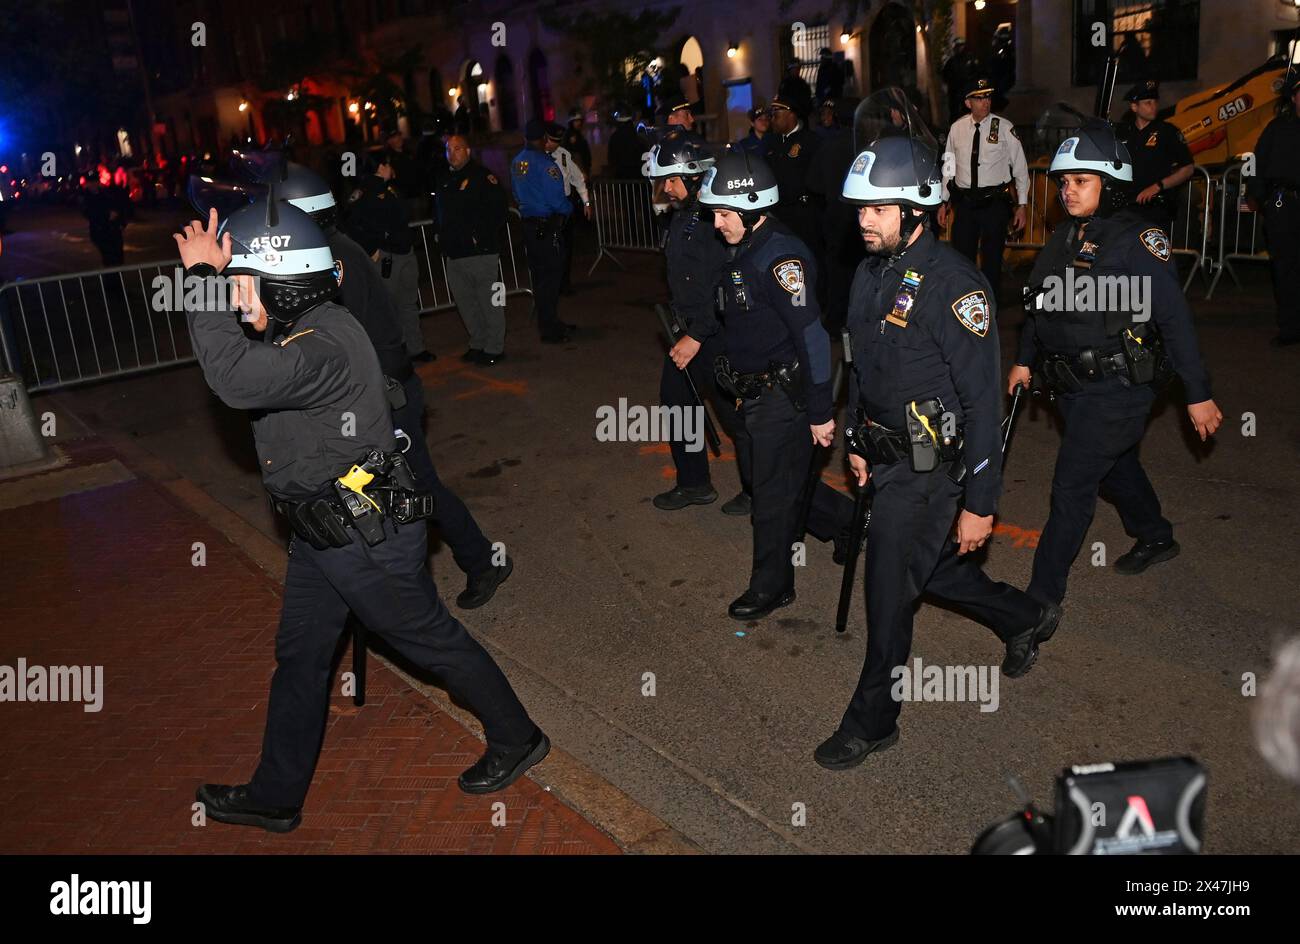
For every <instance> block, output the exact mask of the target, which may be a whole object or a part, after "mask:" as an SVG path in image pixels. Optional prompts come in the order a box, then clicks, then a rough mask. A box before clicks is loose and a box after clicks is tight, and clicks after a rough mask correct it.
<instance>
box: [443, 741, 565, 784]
mask: <svg viewBox="0 0 1300 944" xmlns="http://www.w3.org/2000/svg"><path fill="white" fill-rule="evenodd" d="M550 752H551V741H550V739H549V738H548V737H547V736H546V735H545V734H543V733H542V729H541V728H538V729H537V730H536V731H534V732H533V736H532V737H531V738H529V740H528V743H527V744H525V745H524V746H523V747H517V748H514V749H512V750H500V749H495V748H491V747H489V748H488V749H487V751H486V752H485V753H484V754H483V756H482V757H480V758H479V759H478V761H477V762H475V764H474V766H472V767H470V768H469V769H467V770H466V771H465V772H464V773H462V774H461V775H460V779H459V781H457V782H458V783H459V784H460V788H461V789H462V790H464V791H465V792H466V793H495V792H496V791H498V790H504V789H505V788H506V787H508V786H510V785H511V784H512V783H514V782H515V781H516V780H518V779H519V778H520V777H522V776H523V774H524V771H526V770H527V769H528V768H529V767H532V766H533V765H534V764H538V763H541V761H542V758H544V757H545V756H546V755H547V754H549V753H550Z"/></svg>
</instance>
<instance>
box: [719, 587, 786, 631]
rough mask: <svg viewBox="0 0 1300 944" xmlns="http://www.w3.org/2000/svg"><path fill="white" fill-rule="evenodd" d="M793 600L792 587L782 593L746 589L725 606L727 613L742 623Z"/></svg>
mask: <svg viewBox="0 0 1300 944" xmlns="http://www.w3.org/2000/svg"><path fill="white" fill-rule="evenodd" d="M793 602H794V588H793V587H791V588H790V589H789V590H787V591H785V592H784V593H757V592H755V591H753V590H746V591H745V592H744V593H742V594H741V595H740V596H738V597H737V598H736V599H735V600H734V601H732V604H731V606H729V607H727V615H728V616H730V617H731V618H732V619H734V620H740V621H741V622H742V623H744V622H748V621H749V620H756V619H762V618H763V617H764V616H767V615H768V614H769V613H771V612H772V611H773V610H779V609H780V608H781V607H783V606H789V605H790V604H791V603H793Z"/></svg>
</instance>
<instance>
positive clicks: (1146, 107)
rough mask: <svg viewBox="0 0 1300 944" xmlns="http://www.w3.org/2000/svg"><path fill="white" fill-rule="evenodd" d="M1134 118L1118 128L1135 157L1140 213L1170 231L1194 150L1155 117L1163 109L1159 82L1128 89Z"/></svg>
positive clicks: (1135, 197)
mask: <svg viewBox="0 0 1300 944" xmlns="http://www.w3.org/2000/svg"><path fill="white" fill-rule="evenodd" d="M1124 100H1125V101H1126V102H1129V103H1130V104H1129V108H1130V109H1131V110H1132V112H1133V121H1132V122H1126V123H1123V124H1121V125H1119V126H1118V127H1117V128H1116V129H1115V130H1116V132H1117V135H1118V137H1119V140H1120V142H1121V143H1122V144H1123V145H1124V146H1125V147H1126V148H1128V153H1129V156H1130V157H1131V158H1132V159H1133V190H1132V193H1133V202H1134V204H1136V205H1137V215H1138V216H1140V217H1142V218H1143V219H1146V220H1150V221H1151V222H1152V223H1154V224H1155V225H1156V226H1159V227H1160V228H1161V229H1163V230H1164V231H1165V232H1166V233H1169V232H1171V227H1172V225H1173V222H1174V216H1175V214H1176V213H1177V212H1178V204H1177V201H1176V200H1175V198H1174V190H1175V188H1177V187H1179V186H1181V185H1182V184H1185V183H1186V182H1187V181H1188V180H1189V179H1190V178H1191V176H1192V173H1193V162H1192V152H1191V150H1189V149H1188V147H1187V141H1186V139H1185V138H1184V137H1183V135H1182V132H1181V131H1179V130H1178V129H1177V128H1175V127H1174V126H1173V125H1171V124H1169V122H1167V121H1161V120H1160V119H1159V118H1157V117H1156V114H1157V113H1158V112H1159V111H1160V83H1159V82H1155V81H1146V82H1139V83H1138V84H1137V85H1135V86H1133V87H1132V88H1131V89H1129V90H1128V93H1127V94H1126V95H1125V96H1124Z"/></svg>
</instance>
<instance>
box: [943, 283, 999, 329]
mask: <svg viewBox="0 0 1300 944" xmlns="http://www.w3.org/2000/svg"><path fill="white" fill-rule="evenodd" d="M952 313H953V314H954V315H956V316H957V320H958V321H960V322H961V324H962V327H963V328H965V329H966V330H967V331H969V332H971V333H972V334H976V335H979V336H980V337H981V338H982V337H984V336H985V335H986V334H988V333H989V323H990V322H991V321H992V317H991V315H990V314H989V300H988V298H987V297H986V296H985V295H984V293H983V292H971V293H970V294H969V295H963V296H962V297H961V298H959V299H957V300H956V301H955V302H953V303H952Z"/></svg>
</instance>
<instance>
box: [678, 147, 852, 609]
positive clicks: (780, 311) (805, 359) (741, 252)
mask: <svg viewBox="0 0 1300 944" xmlns="http://www.w3.org/2000/svg"><path fill="white" fill-rule="evenodd" d="M779 198H780V195H779V193H778V191H777V184H776V177H775V175H774V174H773V173H772V169H771V168H770V167H768V166H767V164H766V162H764V161H763V159H762V158H760V157H757V156H755V155H752V154H749V153H748V152H746V151H740V150H735V149H729V150H727V151H726V152H725V153H723V155H722V156H721V157H719V158H718V161H717V163H716V164H715V165H714V166H713V167H711V168H710V169H709V172H708V174H707V175H706V176H705V178H704V182H703V184H702V185H701V187H700V197H699V200H700V204H701V205H702V206H704V207H707V208H709V209H711V210H713V213H714V226H715V227H716V228H717V230H718V231H719V232H720V233H721V234H722V238H723V239H724V240H725V241H726V242H727V244H728V246H730V247H731V248H730V250H729V252H728V256H727V260H726V264H725V265H724V267H723V269H722V272H721V275H722V288H721V293H722V300H723V306H722V319H723V323H724V334H725V338H726V341H725V347H726V355H725V356H724V357H720V358H719V359H718V364H717V366H716V369H715V375H716V377H717V380H718V384H719V386H720V387H722V389H723V390H724V391H725V392H726V393H728V394H730V395H731V396H733V397H735V399H736V402H738V403H739V404H740V407H739V409H737V411H736V413H737V419H738V420H739V425H738V429H737V434H736V459H737V461H738V462H739V463H740V466H741V480H742V481H748V482H749V483H750V488H751V490H752V491H751V494H752V497H753V518H752V522H753V528H754V556H753V565H752V568H751V570H750V577H749V587H748V589H747V590H746V591H745V592H744V593H743V594H742V595H741V596H740V597H738V598H737V599H736V600H735V601H734V602H732V604H731V606H730V607H729V609H728V613H729V614H730V615H731V617H732V618H733V619H738V620H742V621H744V620H753V619H761V618H762V617H764V616H767V615H768V614H769V613H771V612H772V611H773V610H775V609H777V608H779V607H782V606H786V605H787V604H789V603H790V602H791V601H793V600H794V552H793V549H792V545H793V542H795V541H798V540H799V539H800V538H801V537H802V533H801V532H802V531H803V530H804V529H805V527H806V529H807V530H808V531H809V532H810V533H812V534H813V535H815V536H817V537H818V538H820V539H821V540H823V541H826V540H830V539H832V538H834V537H835V536H836V535H838V534H840V533H841V532H842V531H844V530H845V528H846V527H847V526H848V524H849V519H850V518H851V517H852V514H853V503H852V502H850V501H849V500H848V499H847V498H846V497H845V496H843V495H841V494H839V493H838V492H836V491H835V490H834V489H832V488H831V487H830V486H828V485H826V484H825V483H824V482H822V481H821V480H820V479H818V480H817V481H816V483H815V485H814V486H812V492H811V494H810V493H809V492H808V487H809V486H808V482H809V481H810V476H809V469H810V460H811V456H812V449H813V446H814V444H820V445H823V446H829V445H830V444H831V442H832V439H833V437H834V433H835V419H834V405H833V403H832V402H831V346H830V339H829V338H828V337H827V336H826V329H825V328H823V327H822V323H821V311H820V309H819V308H818V306H817V294H816V269H815V267H814V266H815V263H814V262H813V259H812V253H811V252H809V250H808V247H807V246H805V245H804V244H803V243H802V242H800V241H799V239H798V238H797V237H796V236H795V235H794V234H793V233H791V232H790V231H789V230H788V229H785V228H784V227H783V226H781V225H780V224H779V223H778V222H777V221H776V220H774V219H772V218H771V217H770V216H768V213H769V212H770V211H771V209H772V207H774V206H775V205H776V203H777V201H778V200H779ZM805 515H806V516H807V521H806V522H805V521H804V520H803V518H804V516H805Z"/></svg>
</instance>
